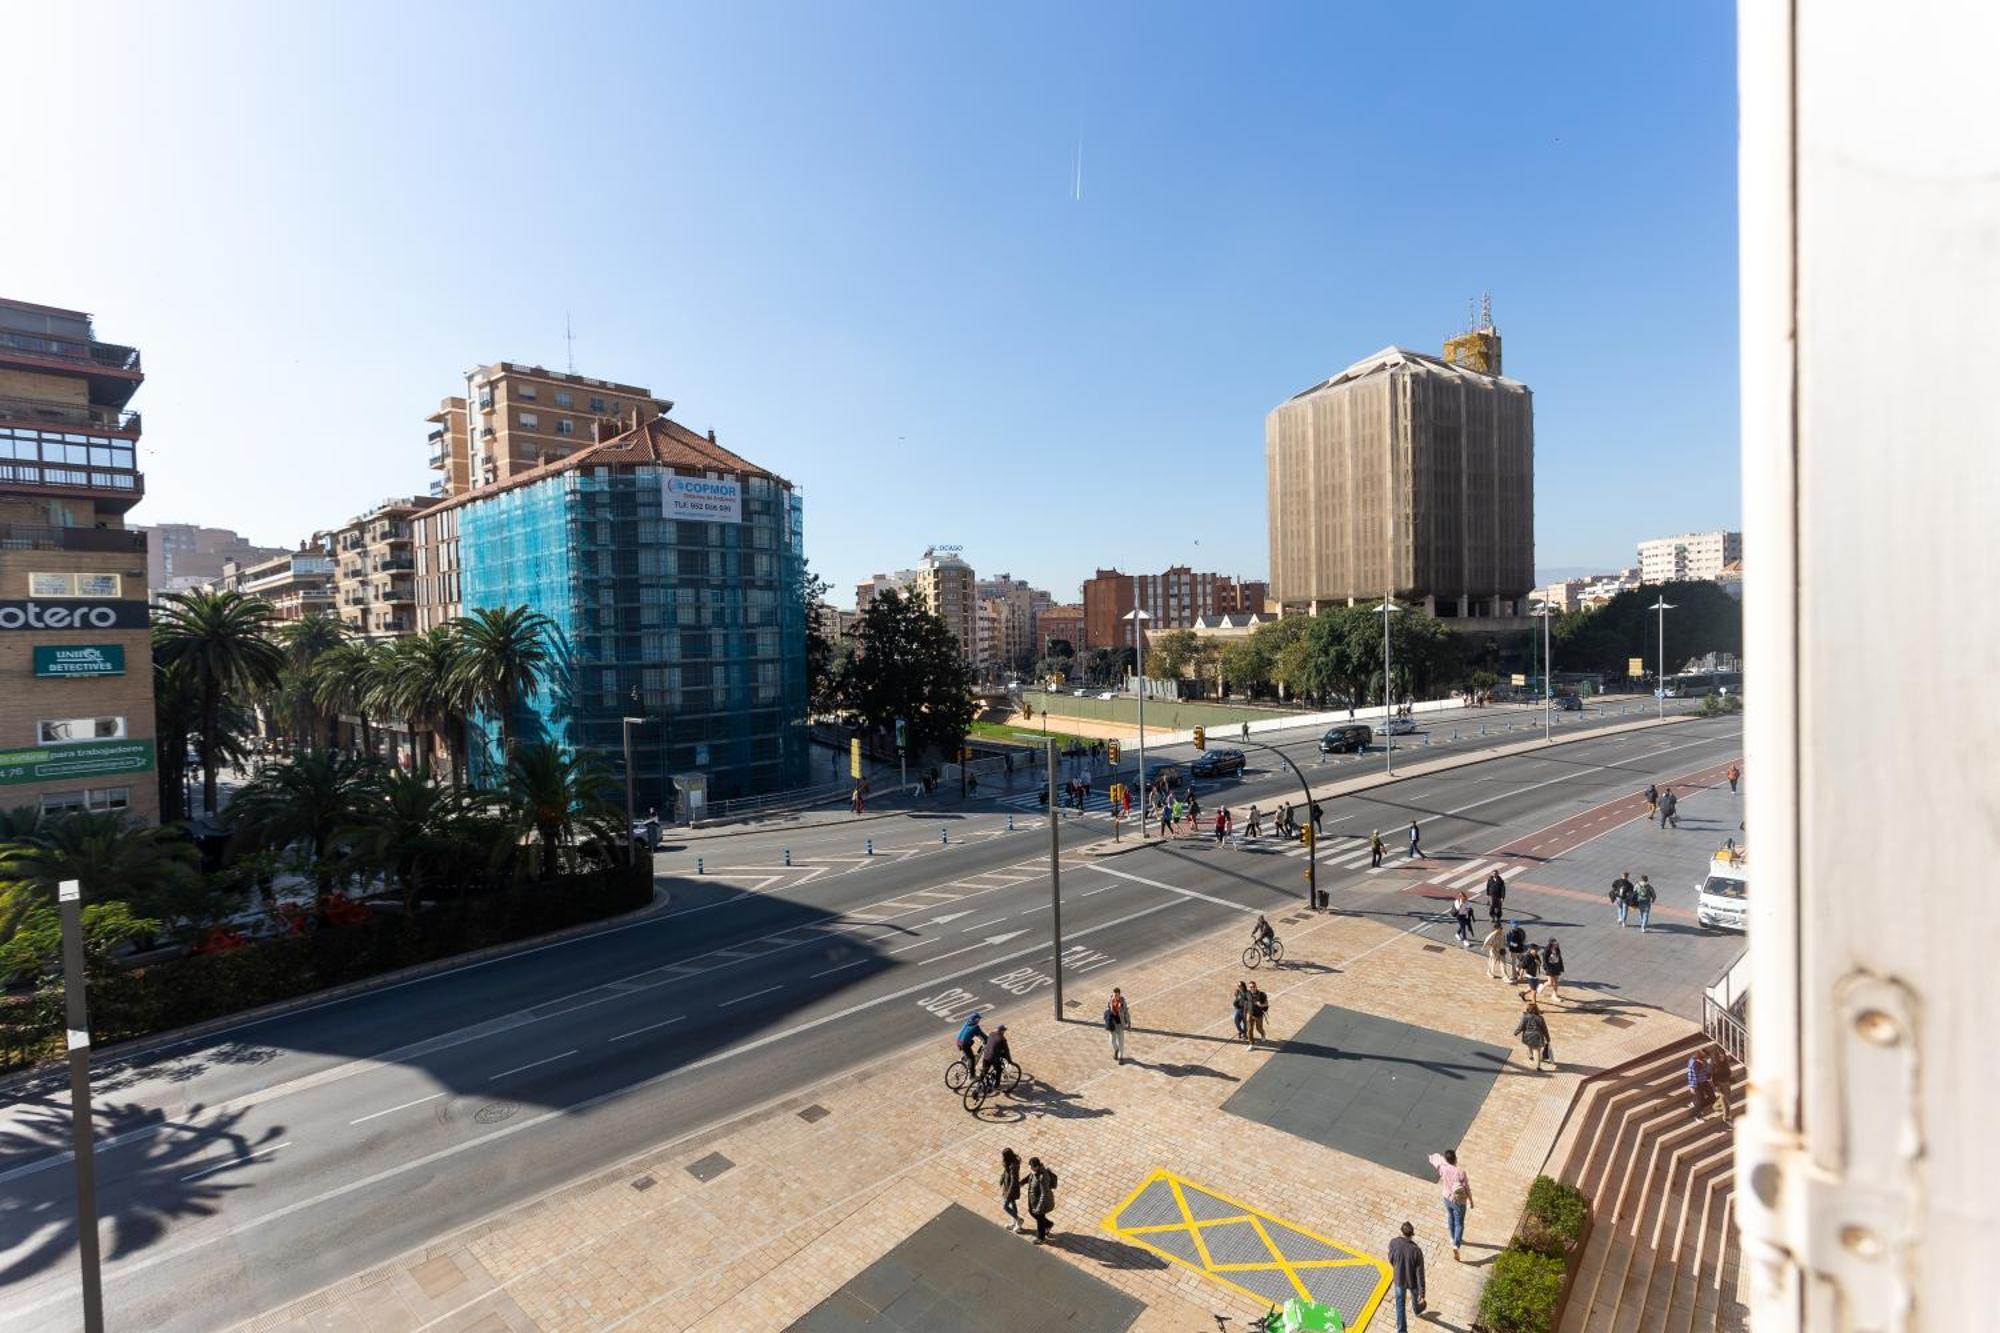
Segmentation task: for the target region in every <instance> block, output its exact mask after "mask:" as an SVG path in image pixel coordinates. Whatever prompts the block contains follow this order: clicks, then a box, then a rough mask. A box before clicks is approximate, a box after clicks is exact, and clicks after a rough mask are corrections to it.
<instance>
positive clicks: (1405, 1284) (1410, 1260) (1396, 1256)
mask: <svg viewBox="0 0 2000 1333" xmlns="http://www.w3.org/2000/svg"><path fill="white" fill-rule="evenodd" d="M1416 1234H1417V1229H1416V1228H1415V1227H1413V1226H1411V1225H1410V1224H1409V1223H1408V1222H1405V1223H1403V1226H1402V1234H1401V1235H1399V1236H1397V1237H1396V1238H1395V1239H1393V1240H1391V1241H1390V1242H1389V1273H1390V1282H1391V1283H1392V1285H1391V1286H1390V1288H1389V1295H1390V1297H1391V1298H1392V1299H1393V1300H1394V1301H1395V1302H1396V1333H1410V1317H1409V1315H1408V1314H1406V1313H1405V1312H1404V1298H1405V1297H1408V1298H1409V1303H1410V1305H1411V1306H1413V1307H1414V1308H1415V1309H1416V1312H1417V1313H1418V1314H1419V1315H1421V1314H1423V1312H1424V1251H1423V1247H1422V1246H1420V1245H1418V1244H1417V1242H1416V1239H1415V1237H1416Z"/></svg>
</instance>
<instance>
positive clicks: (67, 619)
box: [0, 597, 152, 630]
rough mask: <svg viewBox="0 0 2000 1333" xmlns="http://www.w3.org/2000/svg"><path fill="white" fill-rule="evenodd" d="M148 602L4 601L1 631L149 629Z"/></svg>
mask: <svg viewBox="0 0 2000 1333" xmlns="http://www.w3.org/2000/svg"><path fill="white" fill-rule="evenodd" d="M148 609H149V608H148V607H147V605H146V603H144V602H133V601H122V600H121V601H96V600H91V599H79V598H62V599H59V600H58V599H54V598H39V597H36V598H29V599H27V600H25V601H0V630H29V629H145V628H146V627H147V626H148V625H150V624H151V623H152V620H151V618H150V617H149V616H148V614H147V612H148Z"/></svg>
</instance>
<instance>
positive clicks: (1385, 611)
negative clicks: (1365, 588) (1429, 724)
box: [1375, 597, 1403, 773]
mask: <svg viewBox="0 0 2000 1333" xmlns="http://www.w3.org/2000/svg"><path fill="white" fill-rule="evenodd" d="M1375 609H1376V610H1377V611H1380V612H1381V613H1382V771H1383V772H1385V773H1394V772H1395V771H1396V739H1395V737H1393V736H1391V735H1390V734H1389V695H1390V693H1391V691H1390V688H1389V613H1390V612H1391V611H1400V610H1402V609H1403V608H1402V607H1400V606H1397V605H1396V604H1395V603H1394V602H1392V601H1390V600H1389V599H1388V598H1387V597H1384V598H1383V599H1382V605H1380V606H1378V607H1376V608H1375Z"/></svg>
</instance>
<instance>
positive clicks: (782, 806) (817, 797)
mask: <svg viewBox="0 0 2000 1333" xmlns="http://www.w3.org/2000/svg"><path fill="white" fill-rule="evenodd" d="M853 790H854V782H853V780H852V779H846V778H843V779H842V780H841V781H839V782H828V783H822V784H821V785H819V786H817V787H793V788H791V789H790V790H788V791H774V792H766V793H765V794H764V795H762V796H735V797H731V798H730V799H728V800H726V801H710V802H708V804H707V805H705V806H704V807H703V808H702V816H701V818H702V822H703V823H705V824H707V823H714V822H716V821H718V820H724V819H731V818H740V817H742V816H744V815H752V814H769V813H774V812H776V811H779V810H791V809H795V808H798V807H801V806H808V805H818V804H819V803H820V802H822V801H831V800H834V799H836V798H839V797H843V796H846V795H848V794H850V793H851V792H852V791H853Z"/></svg>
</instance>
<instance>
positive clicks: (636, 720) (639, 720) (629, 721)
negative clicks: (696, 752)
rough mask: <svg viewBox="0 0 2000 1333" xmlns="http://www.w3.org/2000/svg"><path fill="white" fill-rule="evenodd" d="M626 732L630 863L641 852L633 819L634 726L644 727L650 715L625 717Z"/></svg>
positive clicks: (627, 819)
mask: <svg viewBox="0 0 2000 1333" xmlns="http://www.w3.org/2000/svg"><path fill="white" fill-rule="evenodd" d="M623 721H624V724H625V725H624V728H623V730H624V733H625V861H626V864H628V865H634V864H637V863H638V860H639V854H638V852H637V851H636V850H635V848H634V846H633V843H634V842H635V841H636V839H635V838H634V837H633V829H634V827H635V825H634V824H633V820H632V728H634V727H642V726H644V725H646V723H648V722H650V721H652V719H651V718H648V717H628V718H625V719H623Z"/></svg>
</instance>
